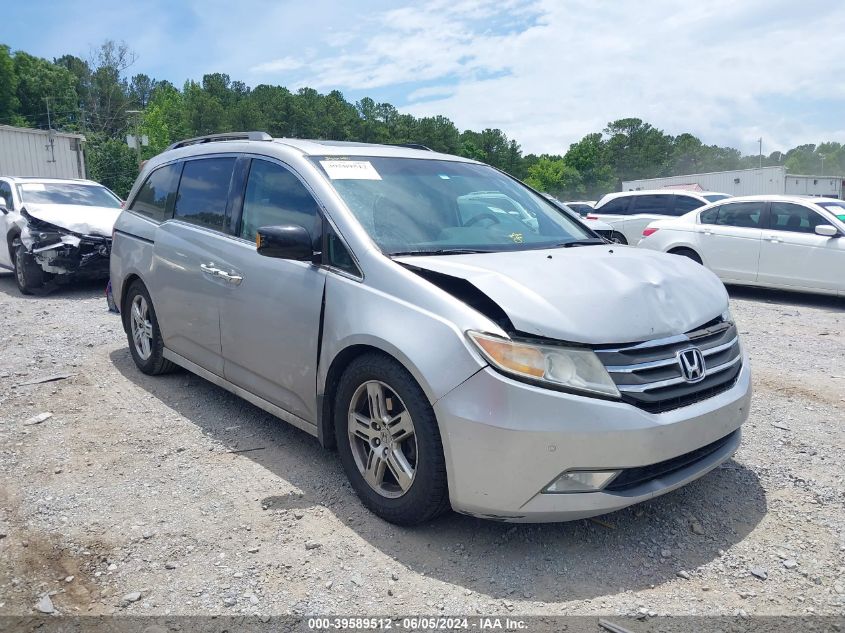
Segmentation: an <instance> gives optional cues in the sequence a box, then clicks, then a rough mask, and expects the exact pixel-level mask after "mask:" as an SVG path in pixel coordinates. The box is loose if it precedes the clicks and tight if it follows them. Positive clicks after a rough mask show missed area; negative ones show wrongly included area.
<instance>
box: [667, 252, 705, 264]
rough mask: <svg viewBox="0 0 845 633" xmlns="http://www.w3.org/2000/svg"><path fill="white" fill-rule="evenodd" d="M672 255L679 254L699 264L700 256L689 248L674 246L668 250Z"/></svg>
mask: <svg viewBox="0 0 845 633" xmlns="http://www.w3.org/2000/svg"><path fill="white" fill-rule="evenodd" d="M669 253H671V254H672V255H680V256H682V257H688V258H689V259H691V260H692V261H694V262H696V263H697V264H701V263H702V262H701V257H700V256H699V255H698V253H696V252H695V251H694V250H692V249H691V248H675V249H673V250H671V251H669Z"/></svg>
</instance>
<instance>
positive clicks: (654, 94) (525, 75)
mask: <svg viewBox="0 0 845 633" xmlns="http://www.w3.org/2000/svg"><path fill="white" fill-rule="evenodd" d="M3 13H4V20H3V23H4V28H3V29H2V34H0V43H5V44H7V45H9V46H10V47H11V48H12V49H13V50H18V49H21V50H26V51H27V52H29V53H32V54H35V55H39V56H43V57H47V58H53V57H58V56H60V55H62V54H65V53H72V54H75V55H78V56H80V57H83V58H87V57H89V55H90V52H91V50H92V49H93V48H95V47H97V46H98V45H99V44H100V43H102V42H103V41H104V40H106V39H113V40H117V41H121V40H123V41H125V42H126V43H127V44H128V45H129V47H130V48H131V49H132V50H133V51H134V52H135V53H136V54H137V60H136V62H135V64H134V65H133V66H132V67H131V68H130V69H129V72H130V74H134V73H137V72H143V73H146V74H147V75H150V76H151V77H153V78H156V79H167V80H169V81H171V82H173V83H174V84H176V85H177V86H181V84H182V83H183V82H184V81H185V80H186V79H195V80H200V79H201V78H202V75H203V74H205V73H209V72H223V73H227V74H228V75H230V76H231V78H232V79H238V80H241V81H244V82H245V83H246V84H247V85H249V86H256V85H258V84H262V83H268V84H280V85H284V86H287V87H288V88H291V89H296V88H299V87H302V86H310V87H313V88H316V89H318V90H320V91H321V92H328V91H330V90H334V89H338V90H340V91H341V92H343V93H344V95H345V96H346V98H347V99H348V100H350V101H357V100H358V99H360V98H362V97H364V96H369V97H372V98H373V99H375V100H376V101H386V102H389V103H392V104H393V105H395V106H396V107H397V108H399V109H400V110H401V111H403V112H408V113H411V114H414V115H417V116H423V115H425V116H427V115H437V114H443V115H445V116H448V117H449V118H450V119H452V120H453V121H454V122H455V124H456V125H457V126H458V127H459V128H460V129H462V130H463V129H475V130H480V129H482V128H487V127H493V128H500V129H501V130H502V131H504V132H505V134H507V135H508V137H509V138H513V139H516V140H517V141H518V142H519V143H520V144H521V145H522V148H523V151H524V152H525V153H538V154H539V153H560V154H562V153H565V151H566V149H567V148H568V147H569V145H570V144H571V143H573V142H575V141H577V140H579V139H580V138H581V137H583V136H584V135H585V134H589V133H591V132H596V131H600V130H602V129H603V128H604V127H605V126H606V125H607V123H608V122H609V121H613V120H615V119H619V118H624V117H630V116H633V117H639V118H641V119H643V120H645V121H648V122H649V123H651V124H652V125H654V126H655V127H658V128H660V129H662V130H664V131H665V132H666V133H668V134H680V133H682V132H692V133H693V134H695V135H697V136H698V137H699V138H701V139H702V141H703V142H705V143H707V144H718V145H728V146H731V147H736V148H737V149H739V150H741V151H742V152H743V153H746V154H756V153H757V149H758V145H757V139H758V138H760V137H761V136H762V138H763V152H764V153H766V154H768V153H770V152H772V151H775V150H785V149H789V148H791V147H794V146H796V145H799V144H804V143H818V142H821V141H829V140H833V141H840V142H845V116H843V115H845V3H843V2H832V1H829V0H804V1H803V2H800V3H796V2H794V1H793V0H741V1H738V0H707V1H706V2H690V1H687V2H679V1H664V0H651V1H649V2H619V1H611V0H607V1H601V0H431V1H428V2H426V1H424V0H417V1H416V2H405V1H404V0H394V1H388V0H355V1H341V0H334V1H329V0H308V1H307V2H305V1H303V0H277V1H267V0H238V2H231V1H226V2H222V1H219V0H204V1H203V0H182V1H180V2H172V1H171V0H135V1H134V2H132V3H117V2H113V1H110V2H105V1H101V0H73V1H61V0H49V1H48V0H28V1H27V2H14V3H8V4H7V5H6V6H5V7H4V11H3Z"/></svg>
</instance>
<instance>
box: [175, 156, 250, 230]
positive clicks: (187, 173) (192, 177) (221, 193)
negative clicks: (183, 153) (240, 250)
mask: <svg viewBox="0 0 845 633" xmlns="http://www.w3.org/2000/svg"><path fill="white" fill-rule="evenodd" d="M234 166H235V159H234V158H230V157H226V158H202V159H197V160H190V161H187V162H186V163H185V169H184V170H183V171H182V179H181V180H180V181H179V194H178V195H177V196H176V206H175V208H174V213H173V217H174V218H178V219H180V220H183V221H185V222H190V223H191V224H196V225H198V226H204V227H206V228H209V229H214V230H216V231H222V230H223V227H224V226H225V219H226V202H227V200H228V199H229V183H230V181H231V180H232V169H233V167H234Z"/></svg>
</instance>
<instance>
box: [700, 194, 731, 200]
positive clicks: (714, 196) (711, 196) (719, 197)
mask: <svg viewBox="0 0 845 633" xmlns="http://www.w3.org/2000/svg"><path fill="white" fill-rule="evenodd" d="M701 197H702V198H704V199H705V200H709V201H710V202H716V201H717V200H724V199H725V198H730V196H729V195H727V194H724V193H708V194H705V195H703V196H701Z"/></svg>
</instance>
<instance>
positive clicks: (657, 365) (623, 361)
mask: <svg viewBox="0 0 845 633" xmlns="http://www.w3.org/2000/svg"><path fill="white" fill-rule="evenodd" d="M690 348H698V349H699V350H700V351H701V354H702V356H703V358H704V367H705V371H704V378H703V379H701V380H698V381H697V382H690V381H688V380H687V379H686V378H685V376H684V374H683V371H682V369H681V363H680V361H679V358H678V354H679V353H680V352H683V351H684V350H688V349H690ZM595 352H596V354H597V355H598V357H599V359H601V361H602V363H604V366H605V368H606V369H607V371H608V373H609V374H610V377H611V378H612V379H613V382H614V383H616V387H617V389H619V392H620V394H621V395H622V399H623V400H624V401H625V402H628V403H629V404H632V405H634V406H636V407H639V408H640V409H643V410H645V411H648V412H649V413H663V412H665V411H671V410H672V409H677V408H679V407H685V406H688V405H691V404H694V403H696V402H700V401H701V400H706V399H707V398H712V397H713V396H715V395H717V394H719V393H722V392H723V391H727V390H728V389H730V388H731V387H732V386H733V385H734V383H735V382H736V379H737V377H738V376H739V372H740V369H741V368H742V351H741V350H740V346H739V338H738V337H737V331H736V326H735V325H734V324H733V323H729V322H726V321H722V320H721V319H719V320H715V321H711V322H709V323H707V324H706V325H704V326H702V327H700V328H698V329H697V330H694V331H692V332H687V333H686V334H681V335H679V336H673V337H670V338H665V339H658V340H653V341H646V342H644V343H635V344H632V345H627V346H624V347H616V348H605V349H601V348H599V349H596V350H595Z"/></svg>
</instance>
